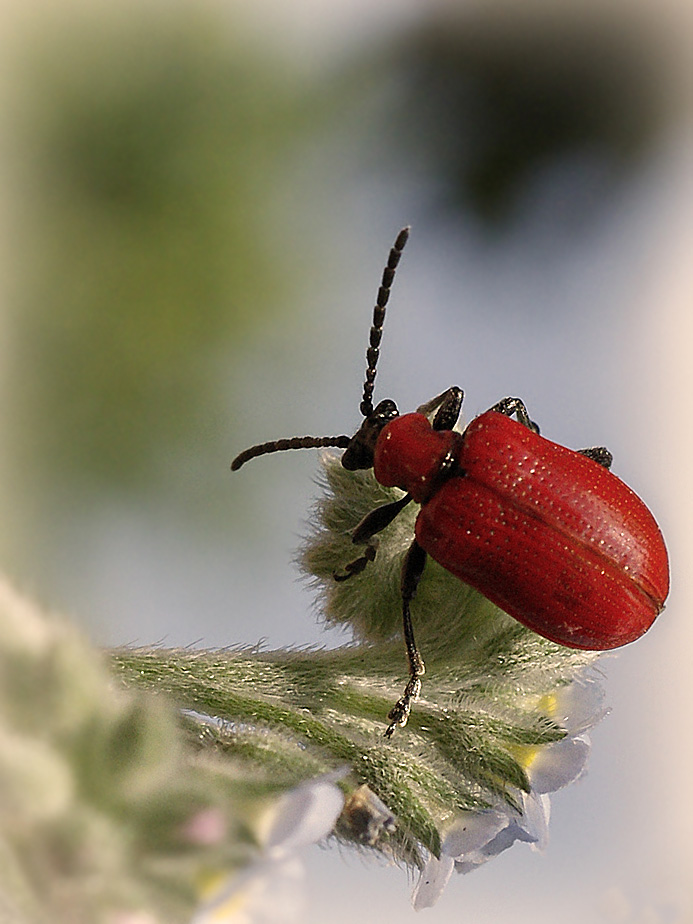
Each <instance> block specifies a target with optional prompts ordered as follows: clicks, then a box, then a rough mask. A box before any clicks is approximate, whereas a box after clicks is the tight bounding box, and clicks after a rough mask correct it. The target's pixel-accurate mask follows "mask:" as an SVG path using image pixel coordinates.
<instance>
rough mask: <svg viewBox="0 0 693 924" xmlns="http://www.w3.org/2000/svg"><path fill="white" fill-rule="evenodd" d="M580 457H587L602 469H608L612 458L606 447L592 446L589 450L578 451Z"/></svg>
mask: <svg viewBox="0 0 693 924" xmlns="http://www.w3.org/2000/svg"><path fill="white" fill-rule="evenodd" d="M578 452H579V453H580V455H581V456H587V458H588V459H591V460H592V461H593V462H597V463H598V464H599V465H601V466H602V468H606V469H610V468H611V463H612V462H613V461H614V457H613V456H612V454H611V453H610V452H609V450H608V449H607V448H606V446H592V448H591V449H578Z"/></svg>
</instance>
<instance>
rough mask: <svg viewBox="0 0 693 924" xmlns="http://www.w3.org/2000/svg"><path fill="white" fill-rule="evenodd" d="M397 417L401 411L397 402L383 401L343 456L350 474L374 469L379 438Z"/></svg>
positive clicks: (355, 435) (344, 463) (362, 425)
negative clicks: (365, 469) (374, 457)
mask: <svg viewBox="0 0 693 924" xmlns="http://www.w3.org/2000/svg"><path fill="white" fill-rule="evenodd" d="M395 417H399V411H398V410H397V405H396V404H395V402H394V401H391V400H390V399H389V398H386V399H385V401H381V402H380V404H378V405H377V406H376V407H375V408H374V410H373V411H372V412H371V413H370V414H369V415H368V417H366V419H365V420H364V422H363V423H362V424H361V426H360V427H359V428H358V430H357V431H356V433H354V435H353V436H352V438H351V441H350V442H349V445H348V446H347V448H346V451H345V453H344V455H343V456H342V465H343V467H344V468H345V469H346V470H347V471H348V472H355V471H357V470H358V469H361V468H373V455H374V453H375V444H376V442H377V440H378V437H379V436H380V434H381V432H382V430H383V428H384V427H385V425H386V424H388V423H389V422H390V421H391V420H394V419H395Z"/></svg>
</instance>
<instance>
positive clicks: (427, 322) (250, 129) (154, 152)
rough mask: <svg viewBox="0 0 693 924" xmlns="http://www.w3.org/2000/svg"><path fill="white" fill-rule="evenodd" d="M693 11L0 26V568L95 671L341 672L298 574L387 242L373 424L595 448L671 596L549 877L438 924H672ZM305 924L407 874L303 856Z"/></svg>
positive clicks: (686, 808) (392, 908) (191, 0)
mask: <svg viewBox="0 0 693 924" xmlns="http://www.w3.org/2000/svg"><path fill="white" fill-rule="evenodd" d="M690 14H691V10H690V8H689V5H688V4H684V3H682V2H676V0H671V2H670V3H669V4H665V5H664V6H662V4H655V3H654V2H651V3H647V2H642V3H638V2H636V3H632V2H631V3H625V2H619V3H616V4H611V5H609V7H608V10H607V9H604V8H603V6H602V5H599V4H596V3H595V4H592V3H586V4H579V5H578V4H574V5H565V4H560V3H557V2H550V0H534V2H532V3H529V4H523V5H522V6H520V5H517V4H514V3H512V2H510V0H489V2H487V3H486V4H474V3H470V4H463V3H454V2H443V0H439V2H432V3H428V4H417V3H414V2H395V0H389V2H383V3H381V4H378V5H376V6H372V5H370V4H366V3H353V2H352V3H349V2H346V0H332V2H331V3H329V4H319V3H311V2H310V0H289V2H284V3H280V2H278V0H274V2H273V0H263V2H255V3H250V2H235V3H226V4H222V3H220V2H216V0H203V2H201V0H179V2H175V3H174V2H171V3H157V2H155V0H146V2H140V3H137V4H127V3H126V4H119V5H118V6H117V7H116V6H113V5H109V4H106V3H102V2H100V0H92V2H88V3H80V2H77V0H64V2H63V3H62V4H60V5H59V8H58V7H56V6H54V5H52V4H48V3H46V4H40V3H39V4H38V5H32V7H31V8H30V9H29V8H27V9H25V10H23V11H22V10H21V9H19V8H15V9H10V8H5V9H4V10H3V12H2V17H3V21H2V25H3V30H2V31H3V36H4V37H3V38H2V40H1V41H2V44H3V48H2V51H3V56H2V57H3V62H4V63H3V66H2V76H3V90H4V92H3V95H2V99H3V110H4V112H3V116H2V120H3V123H4V124H3V136H4V138H5V141H4V142H3V147H2V152H1V156H2V162H1V165H0V166H1V170H2V172H1V174H0V183H1V184H2V186H1V188H2V196H3V203H4V209H3V213H4V221H3V234H2V259H3V263H4V272H3V274H2V283H0V296H1V297H2V303H1V304H0V361H1V371H0V388H1V392H0V408H1V410H2V434H1V436H2V443H1V445H0V474H1V475H2V479H1V483H0V505H1V508H0V509H1V510H2V516H1V518H0V550H1V551H2V559H1V560H2V563H3V568H4V569H5V570H6V571H7V573H8V574H9V575H10V576H11V577H12V578H13V579H14V580H15V581H17V582H18V583H19V584H20V586H21V587H23V588H24V589H26V590H28V591H29V592H30V593H32V594H34V595H35V596H36V597H38V598H39V599H40V600H41V601H43V602H44V603H46V604H48V605H50V606H52V607H55V608H58V609H61V610H63V611H66V612H68V613H70V614H71V615H72V616H73V617H74V618H75V619H77V620H78V621H79V622H80V623H81V624H82V625H84V627H85V629H86V631H87V632H88V633H89V635H90V636H91V637H92V638H93V639H94V640H95V641H97V642H98V643H100V644H106V645H118V644H125V643H135V644H150V643H161V644H164V645H166V646H177V645H191V644H200V645H205V646H224V645H233V644H238V643H242V644H255V643H257V642H258V641H259V640H261V639H262V640H263V643H264V644H265V645H267V646H268V647H272V648H274V647H278V646H283V645H303V644H311V643H319V644H327V645H336V644H339V643H340V642H342V641H344V640H345V636H343V635H342V634H340V633H339V632H337V631H336V630H332V631H325V630H324V629H323V628H322V627H321V626H319V625H318V624H317V623H316V621H315V619H314V613H313V612H312V610H311V605H312V599H311V596H310V593H309V592H308V591H307V589H306V588H305V587H304V586H303V585H302V584H301V583H300V581H299V580H298V576H297V572H296V569H295V567H294V565H293V558H294V556H295V553H296V548H297V546H298V545H299V544H300V536H301V534H302V533H303V532H305V530H306V524H307V522H308V521H309V518H310V506H311V503H312V500H313V499H314V497H315V494H316V487H315V484H314V481H313V479H314V476H315V473H316V469H317V460H316V458H315V454H313V453H288V454H286V455H283V456H278V457H274V458H268V459H262V460H259V461H257V462H254V463H253V464H252V465H249V466H248V468H247V469H243V471H242V472H241V473H239V474H234V475H231V473H230V472H229V469H228V466H229V463H230V460H231V458H232V457H233V456H234V455H235V454H236V453H237V452H238V451H240V450H241V449H243V448H245V447H246V446H247V445H250V444H252V443H256V442H261V441H264V440H266V439H271V438H275V437H280V436H292V435H301V434H304V433H311V434H333V433H344V432H346V433H350V432H352V431H353V430H354V429H355V427H356V425H357V424H358V421H359V419H360V418H359V414H358V402H359V400H360V391H361V387H362V377H363V371H364V367H365V360H364V352H365V347H366V340H367V334H368V327H369V324H370V315H371V309H372V303H373V300H374V297H375V293H376V289H377V286H378V282H379V278H380V273H381V271H382V266H383V264H384V261H385V259H386V256H387V252H388V250H389V247H390V245H391V243H392V241H393V239H394V236H395V234H396V233H397V231H398V230H399V228H400V227H401V226H402V225H404V224H407V223H410V224H412V226H413V231H412V238H411V241H410V243H409V245H408V248H407V251H406V254H405V256H404V258H403V261H402V264H401V268H400V271H399V273H398V278H397V281H396V285H395V290H394V294H393V298H392V300H391V303H390V304H391V308H390V311H389V315H388V321H387V326H386V331H385V336H384V341H383V349H382V358H381V363H380V367H379V373H378V380H377V388H376V397H378V398H381V397H392V398H394V399H395V400H396V401H397V403H398V405H399V407H400V408H401V409H402V410H407V409H411V408H414V407H415V406H417V405H418V404H420V403H421V402H422V401H424V400H426V399H427V398H429V397H431V396H432V395H433V394H436V393H438V392H440V391H441V390H442V389H444V388H446V387H447V386H449V385H451V384H459V385H461V386H462V387H463V388H464V389H465V392H466V401H465V415H466V419H469V418H471V417H472V416H474V415H475V414H476V413H478V412H480V411H482V410H484V409H486V408H487V407H488V406H489V405H491V404H493V403H494V402H495V401H497V400H498V399H499V398H501V397H504V396H506V395H519V396H522V397H523V399H524V400H525V401H526V403H527V405H528V407H529V409H530V411H531V413H532V415H533V416H534V418H535V419H536V420H537V421H538V422H539V423H540V425H541V427H542V432H543V433H544V434H545V435H547V436H548V437H550V438H552V439H555V440H557V441H558V442H562V443H565V444H566V445H569V446H573V447H576V448H577V447H582V446H590V445H598V444H606V445H608V446H609V448H610V449H611V450H612V452H613V453H614V456H615V463H614V470H615V471H616V473H617V474H619V475H620V476H621V477H622V478H624V480H625V481H627V482H628V483H629V484H630V485H631V486H632V487H633V488H634V489H635V490H636V491H637V492H638V493H639V494H641V495H642V496H643V497H644V498H645V499H646V500H647V501H648V503H649V504H650V505H651V506H652V508H653V510H654V511H655V512H656V514H657V516H658V519H659V520H660V522H661V524H662V527H663V529H664V531H665V534H666V535H667V537H668V540H669V544H670V548H671V553H672V563H673V569H674V589H673V592H672V596H671V598H670V602H669V605H668V607H667V610H666V613H665V614H664V616H663V617H662V619H661V620H660V621H659V622H658V624H657V625H656V626H655V627H654V629H653V630H652V632H651V634H650V635H649V636H647V637H646V638H644V639H643V640H642V641H640V642H638V643H637V644H636V645H635V646H633V647H632V648H631V649H627V650H625V651H624V652H622V653H619V654H618V655H617V656H616V657H609V658H608V659H607V658H605V659H604V661H603V662H602V663H603V670H604V673H605V674H606V675H607V677H608V681H607V689H608V700H609V702H610V704H611V706H612V708H613V712H612V714H611V715H610V716H609V717H608V718H607V719H606V720H605V721H604V722H603V723H602V726H601V727H599V728H598V729H597V730H596V731H595V733H594V742H595V748H594V752H593V755H592V758H591V764H590V772H589V775H588V776H587V777H586V778H585V779H584V780H582V781H581V782H580V783H579V784H577V785H576V786H574V787H573V788H572V789H570V790H569V791H567V792H565V793H560V794H559V795H558V796H557V797H556V798H555V800H554V802H553V809H554V811H553V820H552V841H551V845H550V847H549V851H548V853H547V854H546V856H545V857H541V858H540V857H537V856H536V855H535V854H533V853H531V852H530V851H529V850H527V849H526V848H522V847H519V848H515V849H514V850H513V851H511V852H509V853H508V854H506V855H504V856H502V857H501V858H499V859H498V860H496V861H495V862H494V863H493V864H489V866H488V867H486V868H484V869H482V870H480V871H478V872H476V873H475V874H474V875H473V876H469V877H465V878H460V877H458V878H456V879H454V880H453V881H452V882H451V883H450V885H449V886H448V889H447V892H446V894H445V895H444V896H443V899H442V900H441V902H440V904H439V905H438V906H437V907H436V908H435V909H434V910H432V911H428V912H425V914H426V918H427V919H428V920H431V921H440V922H445V921H473V922H474V924H484V922H491V921H493V922H500V921H502V922H508V924H510V922H512V924H524V922H530V921H531V922H532V924H541V922H544V921H547V922H548V921H555V920H556V919H559V920H561V921H563V922H565V924H577V922H583V921H605V922H626V921H627V922H642V924H645V922H647V924H650V922H655V924H656V922H662V924H669V922H685V921H691V920H693V899H692V896H691V887H690V884H689V873H690V850H689V846H688V839H689V831H690V827H691V820H692V813H691V808H690V804H689V801H688V798H687V794H688V784H689V782H690V779H689V778H690V765H691V762H692V761H693V754H692V753H691V751H692V750H693V746H692V745H691V735H690V710H691V706H692V705H693V702H692V700H693V697H692V696H691V679H690V670H689V668H688V660H689V658H688V652H689V651H690V650H691V644H692V643H693V632H692V630H691V628H690V626H691V620H690V618H689V613H690V605H691V602H692V601H691V587H690V581H687V574H688V571H689V570H690V569H688V570H687V568H686V564H685V562H686V561H689V560H690V554H691V551H692V550H691V545H692V544H693V541H692V534H691V527H690V523H691V516H690V514H691V513H692V512H693V511H691V506H692V503H691V489H690V474H689V472H690V459H691V458H692V457H693V454H692V452H691V449H692V447H691V445H690V444H691V437H690V436H689V432H690V425H689V422H688V420H687V419H686V417H685V416H684V414H682V413H681V411H682V409H683V408H685V404H684V402H685V398H687V396H688V394H689V393H690V388H691V372H690V368H691V366H690V359H689V353H690V349H689V345H690V342H691V323H692V322H691V296H692V295H693V279H692V274H691V270H690V263H691V260H690V253H691V246H690V245H691V236H692V235H691V228H692V227H693V196H692V195H691V193H692V189H691V187H692V185H693V184H692V182H691V177H692V176H693V174H692V173H691V160H692V157H691V152H692V151H693V145H692V144H691V126H690V120H689V113H690V111H691V110H690V106H691V98H690V97H691V87H692V86H693V83H692V82H691V79H690V78H691V74H690V61H691V58H692V55H691V52H692V51H693V48H691V45H692V44H693V39H692V38H691V36H693V30H691V29H690V25H691V23H690ZM308 886H309V895H310V908H309V913H308V916H307V918H306V920H308V921H310V922H313V921H315V922H318V921H324V920H330V921H335V922H341V921H344V922H346V921H351V920H353V919H354V918H355V917H358V918H360V919H361V920H365V921H371V920H372V921H376V920H377V921H380V922H390V921H392V922H394V921H402V920H407V919H409V918H410V917H411V918H413V915H414V912H413V911H411V910H410V908H409V897H408V884H407V880H406V874H405V873H404V871H402V870H398V869H384V868H382V866H379V865H378V864H373V863H370V862H368V861H362V860H361V858H359V857H358V856H355V855H345V854H344V853H340V852H339V851H327V852H324V851H322V852H321V851H319V850H317V849H316V850H315V851H314V852H313V853H312V854H311V855H310V857H309V871H308Z"/></svg>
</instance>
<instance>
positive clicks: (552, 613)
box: [231, 228, 669, 737]
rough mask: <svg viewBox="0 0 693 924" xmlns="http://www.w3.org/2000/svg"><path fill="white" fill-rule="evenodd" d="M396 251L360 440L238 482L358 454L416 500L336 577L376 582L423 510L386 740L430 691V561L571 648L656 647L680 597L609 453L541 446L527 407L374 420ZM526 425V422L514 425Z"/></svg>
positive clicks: (368, 533)
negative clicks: (642, 641)
mask: <svg viewBox="0 0 693 924" xmlns="http://www.w3.org/2000/svg"><path fill="white" fill-rule="evenodd" d="M408 236H409V229H408V228H404V229H403V230H402V231H401V232H400V233H399V235H398V237H397V240H396V241H395V244H394V246H393V248H392V250H391V251H390V256H389V259H388V263H387V266H386V268H385V271H384V273H383V279H382V283H381V286H380V289H379V291H378V298H377V300H376V306H375V310H374V312H373V325H372V327H371V333H370V342H369V347H368V350H367V352H366V359H367V368H366V381H365V385H364V392H363V400H362V402H361V408H360V409H361V413H362V414H363V416H364V418H365V419H364V421H363V423H362V424H361V427H360V428H359V429H358V430H357V432H356V434H355V435H354V436H353V437H349V436H336V437H312V436H306V437H295V438H293V439H288V440H275V441H272V442H269V443H262V444H260V445H258V446H253V447H251V448H250V449H246V450H245V452H242V453H241V454H240V455H238V456H237V457H236V458H235V459H234V461H233V463H232V465H231V468H232V469H233V470H234V471H235V470H236V469H238V468H240V467H241V465H243V464H244V463H245V462H247V461H248V460H249V459H252V458H255V457H256V456H259V455H264V454H265V453H269V452H277V451H281V450H285V449H305V448H312V447H319V446H337V447H340V448H344V449H345V452H344V455H343V456H342V465H343V466H344V468H346V469H348V470H349V471H355V470H357V469H367V468H371V467H372V468H373V470H374V474H375V477H376V479H377V480H378V481H379V482H380V484H382V485H384V486H386V487H398V488H401V489H402V490H403V491H405V492H406V494H405V496H404V497H402V498H401V499H400V500H397V501H393V502H392V503H388V504H384V505H382V506H380V507H377V508H376V509H375V510H373V511H372V512H371V513H369V514H368V515H367V516H366V517H364V519H363V520H362V521H361V522H360V523H359V524H358V526H357V527H356V529H355V530H354V532H353V535H352V538H353V541H354V542H355V543H356V544H364V545H365V546H366V548H365V551H364V554H363V555H361V556H360V557H359V558H356V559H354V561H351V562H349V563H348V564H347V565H346V566H345V568H344V571H343V572H341V573H337V574H335V576H334V577H335V580H338V581H342V580H346V579H348V578H350V577H351V576H353V575H354V574H358V573H359V572H361V571H363V569H364V568H365V567H366V566H367V564H368V562H369V561H372V560H373V559H374V557H375V554H376V548H375V543H373V542H371V540H372V539H373V537H374V536H375V535H376V533H378V532H380V531H381V530H382V529H384V528H385V527H386V526H387V525H388V524H389V523H391V522H392V520H393V519H394V518H395V517H396V516H397V514H398V513H399V512H400V511H401V510H402V509H403V507H405V506H406V504H408V503H409V502H410V501H412V500H413V501H415V502H416V503H419V504H421V510H420V512H419V515H418V517H417V519H416V530H415V539H414V541H413V542H412V544H411V546H410V548H409V551H408V552H407V554H406V556H405V559H404V562H403V565H402V613H403V623H404V639H405V643H406V646H407V655H408V658H409V674H410V676H409V681H408V683H407V685H406V687H405V689H404V693H403V695H402V697H401V698H400V699H399V700H398V701H397V703H396V704H395V706H394V707H393V709H392V710H391V711H390V714H389V716H388V718H389V719H390V724H389V726H388V728H387V731H386V732H385V734H386V736H387V737H390V736H391V735H392V733H393V732H394V730H395V728H396V727H397V726H404V725H406V722H407V719H408V717H409V713H410V711H411V705H412V703H413V702H414V701H415V700H416V699H417V698H418V695H419V692H420V690H421V677H422V675H423V673H424V664H423V660H422V658H421V656H420V654H419V652H418V649H417V647H416V643H415V641H414V633H413V629H412V623H411V614H410V604H411V601H412V599H413V598H414V595H415V593H416V588H417V585H418V583H419V580H420V578H421V574H422V572H423V568H424V565H425V562H426V555H427V554H428V555H430V556H431V557H432V558H433V559H435V560H436V561H437V562H438V563H439V564H441V565H442V566H443V567H444V568H446V569H447V570H448V571H450V572H451V573H452V574H454V575H456V576H457V577H458V578H460V580H462V581H464V582H465V583H466V584H469V585H471V586H472V587H474V588H476V589H477V590H478V591H480V592H481V593H482V594H483V595H484V596H485V597H487V598H488V599H489V600H491V601H492V602H493V603H495V604H496V605H497V606H499V607H500V608H501V609H502V610H504V611H505V612H506V613H508V614H509V615H510V616H513V617H514V618H515V619H517V620H518V621H519V622H521V623H523V625H525V626H528V627H529V628H530V629H533V630H534V631H535V632H538V633H539V634H540V635H543V636H544V637H545V638H548V639H551V641H554V642H557V643H559V644H560V645H565V646H567V647H568V648H585V649H589V650H595V651H596V650H601V649H608V648H618V647H619V646H621V645H626V644H628V642H632V641H634V640H635V639H637V638H639V637H640V636H641V635H643V634H644V633H645V632H646V631H647V630H648V629H649V628H650V626H651V625H652V623H653V622H654V620H655V619H656V618H657V616H658V614H659V613H660V612H661V611H662V609H663V606H664V601H665V599H666V597H667V594H668V592H669V563H668V558H667V551H666V546H665V545H664V539H663V537H662V534H661V532H660V530H659V527H658V526H657V523H656V522H655V519H654V517H653V516H652V514H651V513H650V511H649V510H648V508H647V507H646V506H645V504H644V503H643V501H641V500H640V498H639V497H638V496H637V495H636V494H635V493H634V492H633V491H631V489H630V488H629V487H627V485H625V484H624V483H623V482H622V481H621V480H620V479H619V478H617V477H616V476H615V475H613V474H612V473H611V472H610V471H609V468H610V466H611V453H610V452H609V451H608V450H607V449H605V448H604V447H603V446H597V447H594V448H591V449H581V450H579V451H574V450H572V449H566V448H565V447H564V446H560V445H558V444H557V443H552V442H551V441H550V440H547V439H545V438H544V437H543V436H540V435H539V428H538V427H537V425H536V424H535V423H534V422H533V421H532V420H531V419H530V417H529V414H528V413H527V409H526V408H525V405H524V404H523V402H522V401H520V399H519V398H504V399H503V400H502V401H499V402H498V404H496V405H494V406H493V407H492V408H491V409H490V410H488V411H486V412H485V413H483V414H480V415H479V416H478V417H477V418H475V419H474V420H473V421H472V422H471V423H470V424H469V426H468V427H467V428H466V430H465V431H464V433H459V432H458V431H457V430H454V429H453V428H454V427H455V425H456V423H457V420H458V417H459V413H460V408H461V406H462V398H463V393H462V390H461V389H460V388H457V387H455V386H453V387H452V388H449V389H448V390H447V391H445V392H443V393H442V394H440V395H438V396H437V397H436V398H433V399H432V400H431V401H429V402H428V403H426V404H424V405H422V407H420V408H419V409H418V411H417V412H416V413H413V414H405V415H404V416H400V415H399V411H398V410H397V406H396V405H395V403H394V402H393V401H390V400H385V401H381V402H380V403H379V404H378V405H377V407H375V408H374V407H373V401H372V396H373V388H374V382H375V376H376V366H377V362H378V355H379V346H380V340H381V337H382V330H383V322H384V320H385V307H386V305H387V301H388V298H389V295H390V288H391V286H392V281H393V279H394V274H395V269H396V267H397V264H398V263H399V259H400V256H401V253H402V250H403V248H404V245H405V244H406V242H407V239H408ZM513 415H514V417H515V418H516V419H515V420H513V419H512V417H513Z"/></svg>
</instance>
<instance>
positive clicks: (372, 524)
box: [333, 494, 411, 581]
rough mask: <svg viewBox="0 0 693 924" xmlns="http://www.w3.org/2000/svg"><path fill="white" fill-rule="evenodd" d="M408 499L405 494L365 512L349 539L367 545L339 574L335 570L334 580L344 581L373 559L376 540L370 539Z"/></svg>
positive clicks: (357, 543)
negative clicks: (361, 553)
mask: <svg viewBox="0 0 693 924" xmlns="http://www.w3.org/2000/svg"><path fill="white" fill-rule="evenodd" d="M410 500H411V494H405V495H404V497H401V498H400V499H399V500H396V501H392V502H391V503H389V504H381V505H380V507H375V509H373V510H371V511H370V513H367V514H366V516H365V517H364V518H363V519H362V520H361V522H360V523H359V524H358V526H357V527H356V529H354V531H353V533H352V534H351V541H352V542H354V543H355V544H356V545H362V544H363V543H368V545H367V546H366V549H365V551H364V553H363V555H361V556H360V557H359V558H355V559H354V561H350V562H348V563H347V564H346V565H345V566H344V571H343V573H341V574H340V573H339V572H337V571H335V573H334V575H333V576H334V579H335V581H346V580H348V579H349V578H350V577H353V576H354V575H355V574H360V573H361V572H362V571H363V569H364V568H365V567H366V565H367V564H368V562H369V561H373V560H374V558H375V553H376V549H377V541H371V540H373V537H374V536H375V534H376V533H379V532H381V530H383V529H385V527H386V526H389V525H390V523H392V521H393V520H394V518H395V517H396V516H397V514H398V513H399V512H400V511H401V510H403V509H404V508H405V507H406V506H407V504H408V503H409V501H410Z"/></svg>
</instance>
